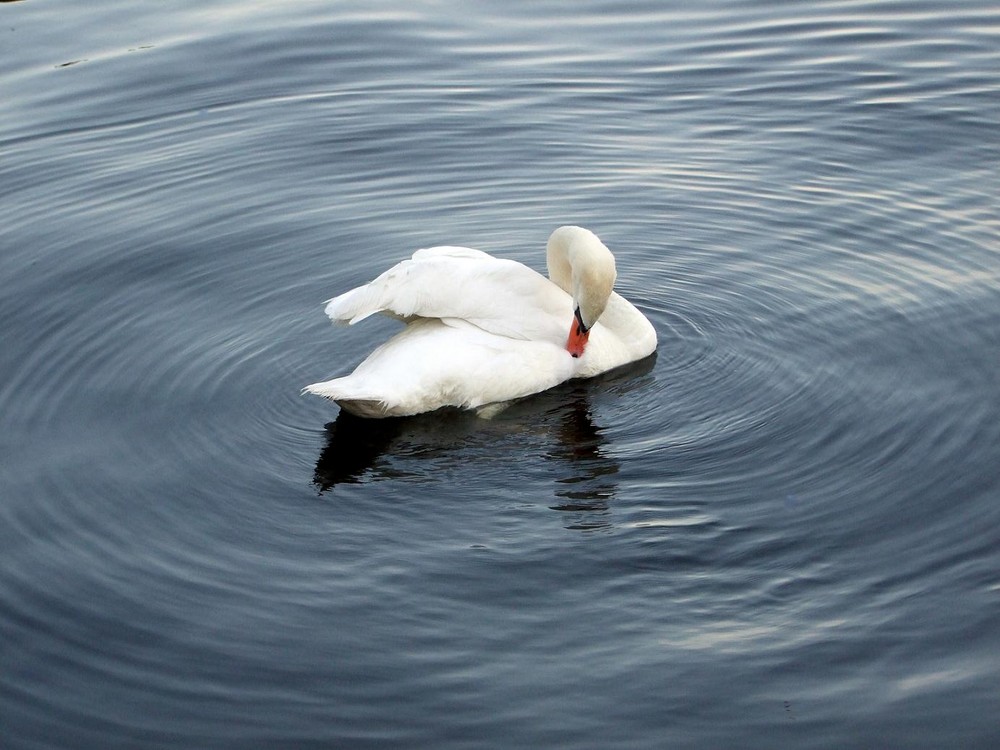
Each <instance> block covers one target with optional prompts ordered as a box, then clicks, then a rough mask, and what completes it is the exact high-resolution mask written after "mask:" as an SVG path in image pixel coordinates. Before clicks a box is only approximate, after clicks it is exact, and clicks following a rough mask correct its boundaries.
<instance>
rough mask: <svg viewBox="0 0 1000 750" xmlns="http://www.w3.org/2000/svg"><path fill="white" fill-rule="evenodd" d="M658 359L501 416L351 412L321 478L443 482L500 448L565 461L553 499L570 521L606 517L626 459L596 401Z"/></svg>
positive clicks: (324, 483)
mask: <svg viewBox="0 0 1000 750" xmlns="http://www.w3.org/2000/svg"><path fill="white" fill-rule="evenodd" d="M653 360H654V358H652V357H649V358H646V359H644V360H642V361H641V362H636V363H634V364H632V365H630V366H628V367H626V368H623V369H622V370H619V371H616V372H614V373H608V375H606V376H604V377H600V378H597V379H596V380H591V381H587V382H586V383H584V382H582V381H580V382H574V383H572V384H566V385H563V386H561V387H559V388H556V389H555V390H553V391H550V392H547V393H544V394H539V395H537V396H534V397H532V398H529V399H525V400H523V401H519V402H518V403H517V404H515V405H514V406H513V407H511V408H510V409H508V410H507V411H505V412H504V413H503V414H502V415H501V416H499V417H498V418H496V419H494V420H492V421H484V420H481V419H477V418H476V417H475V416H474V415H472V414H469V413H468V412H460V411H455V410H444V411H440V412H435V413H434V414H427V415H422V416H417V417H399V418H392V419H378V420H373V419H361V418H359V417H355V416H354V415H352V414H350V413H348V412H344V411H341V412H340V414H339V415H338V416H337V419H336V421H334V422H331V423H330V424H328V425H327V427H326V445H325V447H324V448H323V450H322V452H321V453H320V456H319V459H318V460H317V462H316V470H315V475H314V478H313V482H314V483H315V485H316V487H317V488H318V489H319V491H320V492H326V491H328V490H331V489H332V488H333V487H334V486H335V485H338V484H342V483H357V482H365V481H377V480H379V479H387V478H398V477H400V476H409V477H411V478H412V479H416V480H418V481H421V480H426V481H431V482H436V481H440V480H439V479H438V478H439V477H440V476H441V475H442V474H448V473H449V472H447V471H442V469H450V468H453V467H456V466H457V467H462V468H463V469H464V468H471V469H472V471H473V473H475V472H476V464H477V462H479V461H483V462H486V463H487V464H490V463H493V462H495V461H496V458H497V456H498V455H503V456H509V458H510V460H511V463H512V464H513V465H516V466H522V467H523V466H524V462H525V461H536V460H540V461H542V462H544V463H543V465H546V466H551V467H554V469H555V472H554V482H555V488H554V491H553V492H554V495H555V498H556V499H555V502H554V503H552V505H551V507H552V509H553V510H559V511H565V512H567V513H568V517H567V521H568V523H567V526H569V527H571V528H579V529H590V528H597V527H601V526H606V525H608V523H609V518H610V516H609V506H610V503H611V501H612V500H613V498H614V495H615V492H616V490H617V483H616V476H617V474H618V471H619V465H618V462H617V461H616V460H615V458H614V457H613V455H612V454H611V452H610V451H609V445H608V440H607V437H606V436H605V434H604V431H603V430H602V429H601V428H600V427H599V426H598V425H596V424H595V423H594V419H593V416H592V409H591V403H590V402H591V400H592V398H594V397H597V396H599V395H600V394H601V393H612V394H619V395H620V394H621V393H623V392H625V391H627V390H629V389H631V388H632V387H641V379H640V378H638V377H637V376H640V375H645V374H646V373H648V372H649V371H650V370H651V369H652V366H653Z"/></svg>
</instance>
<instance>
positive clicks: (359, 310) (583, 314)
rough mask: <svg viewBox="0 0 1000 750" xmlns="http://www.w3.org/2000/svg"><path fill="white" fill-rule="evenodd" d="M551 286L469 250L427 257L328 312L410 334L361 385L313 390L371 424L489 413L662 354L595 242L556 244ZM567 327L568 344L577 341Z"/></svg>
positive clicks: (550, 254) (579, 233) (564, 233)
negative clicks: (390, 323) (379, 316)
mask: <svg viewBox="0 0 1000 750" xmlns="http://www.w3.org/2000/svg"><path fill="white" fill-rule="evenodd" d="M546 258H547V264H548V271H549V278H548V279H547V278H545V277H544V276H542V275H541V274H539V273H537V272H536V271H533V270H532V269H530V268H528V267H527V266H525V265H523V264H521V263H518V262H516V261H512V260H505V259H502V258H495V257H493V256H492V255H489V254H487V253H484V252H482V251H480V250H473V249H471V248H465V247H433V248H426V249H423V250H418V251H417V252H415V253H414V254H413V257H412V258H410V259H409V260H404V261H402V262H400V263H398V264H396V265H395V266H393V267H392V268H390V269H389V270H388V271H386V272H385V273H383V274H382V275H381V276H379V277H378V278H376V279H375V280H374V281H371V282H369V283H368V284H365V285H363V286H360V287H357V288H356V289H352V290H351V291H349V292H345V293H344V294H341V295H340V296H338V297H334V298H333V299H331V300H329V301H328V302H327V304H326V314H327V315H328V316H329V317H330V318H331V320H333V321H335V322H346V323H349V324H354V323H357V322H359V321H361V320H364V319H365V318H367V317H368V316H370V315H374V314H375V313H384V314H388V315H391V316H394V317H396V318H399V319H400V320H402V321H404V323H405V324H406V325H405V327H404V328H403V330H402V331H400V332H399V333H397V334H396V335H395V336H393V337H392V338H390V339H389V340H388V341H386V342H385V343H383V344H382V345H381V346H379V347H377V348H376V349H375V350H374V351H373V352H372V353H371V354H370V355H369V356H368V358H367V359H365V360H364V361H363V362H362V363H361V364H360V365H358V366H357V368H356V369H355V370H354V372H352V373H351V374H350V375H347V376H345V377H340V378H336V379H334V380H328V381H326V382H322V383H313V384H312V385H309V386H306V387H305V389H304V392H306V393H313V394H316V395H318V396H323V397H325V398H328V399H331V400H333V401H336V402H337V403H338V404H339V405H340V407H341V408H342V409H344V410H346V411H348V412H351V413H352V414H355V415H357V416H362V417H391V416H407V415H412V414H419V413H422V412H426V411H433V410H435V409H439V408H442V407H445V406H454V407H459V408H464V409H477V410H482V409H483V408H484V407H490V406H492V405H495V404H502V403H504V402H507V401H512V400H514V399H518V398H522V397H524V396H528V395H531V394H533V393H539V392H541V391H544V390H547V389H549V388H552V387H554V386H556V385H558V384H559V383H562V382H564V381H566V380H569V379H571V378H587V377H593V376H594V375H598V374H600V373H602V372H606V371H608V370H611V369H614V368H616V367H620V366H622V365H625V364H628V363H629V362H633V361H636V360H638V359H642V358H643V357H646V356H647V355H649V354H651V353H652V352H653V350H655V349H656V332H655V331H654V329H653V326H652V325H651V324H650V322H649V321H648V320H647V319H646V317H645V316H644V315H643V314H642V313H641V312H639V311H638V310H637V309H636V308H635V307H634V306H633V305H632V304H631V303H629V302H628V301H627V300H626V299H625V298H623V297H621V296H620V295H618V294H617V293H615V292H614V291H612V287H613V286H614V281H615V275H616V274H615V262H614V256H613V255H612V254H611V252H610V251H609V250H608V249H607V248H606V247H605V246H604V244H603V243H602V242H601V241H600V240H599V239H598V238H597V236H596V235H594V234H593V233H592V232H590V231H588V230H586V229H583V228H581V227H571V226H567V227H560V228H559V229H557V230H556V231H555V232H553V233H552V236H551V237H550V238H549V241H548V245H547V251H546ZM567 329H569V337H568V338H567Z"/></svg>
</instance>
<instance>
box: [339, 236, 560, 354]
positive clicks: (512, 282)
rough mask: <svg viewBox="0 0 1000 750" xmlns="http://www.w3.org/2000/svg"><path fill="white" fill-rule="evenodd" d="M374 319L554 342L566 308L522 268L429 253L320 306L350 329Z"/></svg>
mask: <svg viewBox="0 0 1000 750" xmlns="http://www.w3.org/2000/svg"><path fill="white" fill-rule="evenodd" d="M378 312H381V313H387V314H390V315H394V316H396V317H399V318H402V319H404V320H410V319H413V318H438V319H441V320H443V321H444V322H445V323H448V322H449V321H452V322H453V321H465V322H468V323H471V324H472V325H475V326H477V327H479V328H481V329H483V330H485V331H489V332H490V333H494V334H497V335H501V336H507V337H509V338H515V339H532V340H551V341H554V342H559V341H560V340H561V338H564V337H565V332H566V331H565V329H566V327H567V326H568V323H569V321H570V318H571V316H572V301H571V299H570V296H569V295H568V294H566V292H564V291H563V290H561V289H559V287H557V286H556V285H555V284H553V283H552V282H551V281H549V280H548V279H546V278H545V277H544V276H542V275H541V274H539V273H537V272H536V271H533V270H532V269H530V268H528V267H527V266H525V265H522V264H521V263H517V262H515V261H512V260H504V259H500V258H494V257H493V256H492V255H489V254H487V253H484V252H482V251H480V250H472V249H470V248H462V247H435V248H426V249H423V250H418V251H417V252H416V253H414V254H413V257H412V258H410V259H409V260H404V261H402V262H401V263H397V264H396V265H395V266H393V267H392V268H390V269H389V270H388V271H386V272H385V273H383V274H382V275H381V276H379V277H378V278H376V279H375V280H374V281H371V282H369V283H368V284H365V285H364V286H360V287H357V288H356V289H352V290H351V291H349V292H346V293H344V294H342V295H340V296H339V297H334V298H333V299H331V300H330V301H329V302H328V303H327V305H326V314H327V315H328V316H329V317H330V318H331V319H332V320H335V321H346V322H348V323H352V324H353V323H357V322H358V321H360V320H364V319H365V318H367V317H368V316H369V315H373V314H375V313H378Z"/></svg>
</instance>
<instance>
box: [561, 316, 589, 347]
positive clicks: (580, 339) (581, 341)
mask: <svg viewBox="0 0 1000 750" xmlns="http://www.w3.org/2000/svg"><path fill="white" fill-rule="evenodd" d="M589 338H590V330H589V329H588V328H587V326H585V325H584V324H583V320H582V319H581V318H580V308H577V309H576V313H575V314H574V318H573V325H571V326H570V328H569V338H568V339H567V340H566V351H568V352H569V353H570V354H572V355H573V356H574V357H579V356H580V355H581V354H583V350H584V348H585V347H586V346H587V339H589Z"/></svg>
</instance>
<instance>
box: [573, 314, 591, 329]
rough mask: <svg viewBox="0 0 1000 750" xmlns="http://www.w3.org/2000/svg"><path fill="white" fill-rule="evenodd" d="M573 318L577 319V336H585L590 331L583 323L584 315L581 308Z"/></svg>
mask: <svg viewBox="0 0 1000 750" xmlns="http://www.w3.org/2000/svg"><path fill="white" fill-rule="evenodd" d="M573 316H574V317H575V318H576V335H577V336H583V335H584V334H585V333H587V331H589V330H590V329H589V328H587V325H586V324H585V323H584V322H583V315H582V314H581V313H580V308H579V307H578V308H576V310H575V311H574V312H573Z"/></svg>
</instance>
